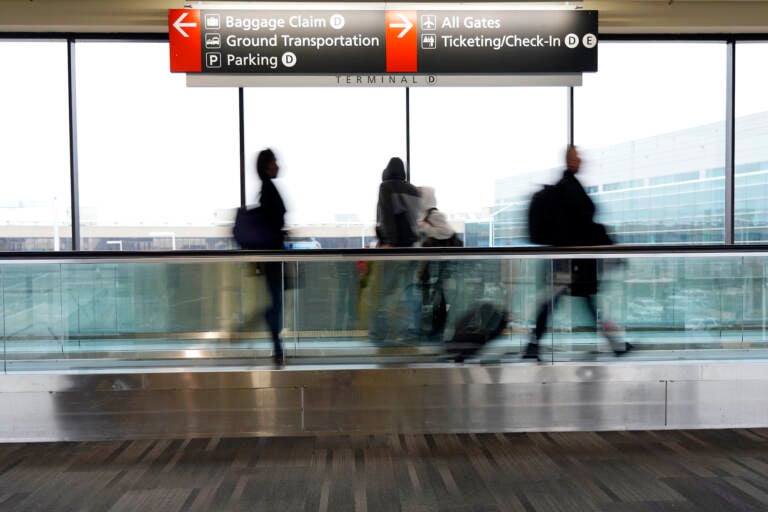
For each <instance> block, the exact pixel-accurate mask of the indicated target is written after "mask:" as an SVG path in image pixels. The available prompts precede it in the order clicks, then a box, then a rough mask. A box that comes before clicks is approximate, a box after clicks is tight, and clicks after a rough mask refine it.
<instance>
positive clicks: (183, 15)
mask: <svg viewBox="0 0 768 512" xmlns="http://www.w3.org/2000/svg"><path fill="white" fill-rule="evenodd" d="M187 14H188V13H186V12H183V13H181V16H179V19H177V20H176V21H174V22H173V28H175V29H176V30H178V31H179V32H180V33H181V35H182V36H184V37H189V34H187V33H186V32H184V29H183V28H181V27H196V26H197V23H194V22H191V23H182V21H184V18H186V17H187Z"/></svg>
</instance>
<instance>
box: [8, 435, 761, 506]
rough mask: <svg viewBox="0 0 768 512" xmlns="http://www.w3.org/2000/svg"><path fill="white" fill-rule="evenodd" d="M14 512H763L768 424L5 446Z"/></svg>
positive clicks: (10, 495) (10, 500)
mask: <svg viewBox="0 0 768 512" xmlns="http://www.w3.org/2000/svg"><path fill="white" fill-rule="evenodd" d="M0 510H2V511H5V510H8V511H27V510H29V511H32V510H34V511H46V512H48V511H70V510H71V511H78V512H79V511H142V512H151V511H156V510H157V511H162V512H176V511H198V510H199V511H219V510H233V511H235V510H244V511H245V510H247V511H281V512H282V511H313V512H314V511H323V512H325V511H328V512H337V511H347V510H349V511H355V512H357V511H369V512H374V511H375V512H378V511H409V512H417V511H418V512H426V511H446V512H448V511H455V512H459V511H461V512H464V511H467V512H469V511H472V512H476V511H529V512H532V511H563V512H573V511H576V512H580V511H605V512H634V511H667V510H669V511H691V512H693V511H697V512H698V511H709V510H712V511H727V510H735V511H765V510H768V429H752V430H701V431H660V432H568V433H560V432H551V433H515V434H441V435H371V436H368V435H365V436H363V435H360V436H326V437H283V438H266V437H262V438H226V439H219V438H210V439H193V440H154V441H146V440H142V441H115V442H82V443H35V444H0Z"/></svg>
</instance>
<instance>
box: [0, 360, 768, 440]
mask: <svg viewBox="0 0 768 512" xmlns="http://www.w3.org/2000/svg"><path fill="white" fill-rule="evenodd" d="M766 389H768V363H765V362H740V361H734V362H726V363H719V362H718V363H711V364H710V363H688V362H680V363H671V362H662V363H634V364H629V363H603V364H573V363H569V364H557V365H539V364H526V363H523V364H508V365H499V366H477V365H450V364H443V365H438V364H433V365H412V366H405V365H404V366H398V367H387V368H383V367H375V366H357V367H350V366H339V367H336V368H334V367H301V366H298V367H290V366H289V367H287V368H286V369H283V370H276V369H249V370H247V369H244V368H241V369H236V370H231V369H230V370H225V369H221V370H217V371H211V370H210V369H207V370H201V371H189V370H184V371H182V370H178V371H172V370H169V371H156V372H152V373H149V372H147V373H122V374H120V373H113V374H91V375H88V374H69V375H50V374H5V375H0V441H51V440H94V439H138V438H154V439H158V438H183V437H201V436H248V435H300V434H307V435H310V434H322V433H345V432H349V433H379V432H402V433H409V432H414V433H415V432H436V433H437V432H509V431H543V430H622V429H664V428H713V427H717V428H726V427H768V393H765V390H766Z"/></svg>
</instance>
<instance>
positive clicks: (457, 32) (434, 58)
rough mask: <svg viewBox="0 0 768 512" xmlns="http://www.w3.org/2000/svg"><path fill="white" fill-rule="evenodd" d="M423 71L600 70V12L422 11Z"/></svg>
mask: <svg viewBox="0 0 768 512" xmlns="http://www.w3.org/2000/svg"><path fill="white" fill-rule="evenodd" d="M418 22H419V49H418V59H419V71H420V72H423V73H481V74H490V73H537V72H546V73H569V72H581V71H597V11H538V12H537V11H522V10H521V11H439V12H423V11H420V12H419V20H418Z"/></svg>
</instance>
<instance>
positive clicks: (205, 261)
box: [0, 246, 768, 372]
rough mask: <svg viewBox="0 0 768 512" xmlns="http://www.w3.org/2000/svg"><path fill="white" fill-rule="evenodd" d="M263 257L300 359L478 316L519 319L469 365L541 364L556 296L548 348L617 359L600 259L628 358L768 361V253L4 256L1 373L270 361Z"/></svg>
mask: <svg viewBox="0 0 768 512" xmlns="http://www.w3.org/2000/svg"><path fill="white" fill-rule="evenodd" d="M266 261H279V262H280V265H281V267H280V268H281V275H282V279H283V287H284V292H283V298H284V300H283V308H282V313H283V315H282V333H281V336H282V340H283V346H284V348H285V352H286V355H287V357H288V361H289V363H294V364H301V363H312V364H314V363H318V364H320V363H325V362H356V363H359V362H373V363H388V362H392V363H401V362H423V363H429V362H434V361H445V360H449V359H450V358H451V357H453V355H455V352H450V353H449V352H448V351H449V350H453V348H454V347H455V343H452V341H456V340H459V341H465V339H466V335H467V332H468V331H473V332H474V333H475V334H477V333H480V334H481V335H482V333H483V331H482V329H483V328H484V327H488V323H487V322H489V321H491V320H488V319H487V318H481V315H480V314H479V313H477V312H478V311H485V312H487V311H495V312H504V313H505V314H506V317H505V319H504V322H503V325H502V326H501V332H500V334H499V335H498V336H497V337H495V339H493V340H492V341H491V342H490V343H488V344H486V345H484V346H483V348H482V349H481V350H480V351H478V352H477V353H474V354H471V355H470V356H469V358H468V361H473V360H474V361H480V362H494V361H501V362H505V363H516V362H523V361H528V360H523V359H522V358H521V355H522V353H523V352H524V351H525V349H526V345H527V343H528V342H529V340H530V338H531V333H532V331H533V329H534V326H535V323H536V318H537V313H538V312H539V311H540V310H541V307H542V305H543V304H546V303H547V300H548V298H550V297H551V296H552V294H553V292H554V291H558V290H560V291H564V292H565V293H564V295H563V297H562V298H561V299H560V300H559V301H558V303H557V305H556V306H557V307H556V308H555V309H554V311H553V314H552V315H551V319H550V320H551V321H550V322H549V324H548V326H547V330H546V333H545V334H544V335H543V336H542V338H541V340H540V343H539V347H540V350H539V357H540V360H542V361H545V362H550V363H557V362H566V361H586V360H589V361H594V360H605V361H611V360H613V357H614V353H613V349H615V346H612V345H610V344H609V343H608V341H607V340H606V338H605V336H603V335H602V334H601V332H600V330H599V329H596V324H595V320H594V318H593V316H592V315H591V314H590V309H589V307H588V302H587V301H586V300H583V299H582V298H580V297H573V296H571V295H569V292H573V291H574V290H573V289H572V288H569V286H570V285H573V280H574V269H575V268H577V267H580V268H584V266H585V265H587V266H588V265H593V264H594V265H596V268H597V272H596V275H597V283H598V284H599V293H598V294H597V295H596V300H595V303H594V304H595V309H596V316H597V326H599V327H601V328H603V329H604V330H606V331H607V333H608V334H609V336H610V337H611V338H613V339H614V340H618V342H619V343H623V342H625V341H628V342H630V343H631V345H632V347H633V350H632V351H631V352H630V353H628V354H627V355H626V356H625V357H623V358H622V361H644V360H676V359H734V358H762V357H764V356H765V355H768V351H766V345H765V340H766V318H767V317H768V311H767V309H768V296H767V295H766V292H767V289H766V284H767V280H766V279H767V277H768V247H766V248H761V247H749V248H738V249H734V248H723V247H720V246H718V247H695V248H680V247H654V248H649V247H634V248H633V247H623V248H608V249H605V250H603V249H593V250H586V249H584V250H582V249H574V250H572V251H557V250H547V249H540V248H517V249H499V250H487V249H486V250H471V249H456V250H451V251H442V252H436V251H434V250H429V249H418V250H411V251H403V252H398V251H395V250H352V251H341V252H339V251H324V250H318V251H306V252H301V251H298V252H286V253H274V254H267V253H256V252H254V253H248V252H238V253H232V252H222V253H212V254H206V255H204V256H201V255H200V253H194V254H193V253H186V254H179V253H165V254H152V255H145V254H126V255H122V256H115V254H114V253H109V254H94V253H88V254H85V253H57V254H50V253H46V254H28V255H19V254H18V253H16V254H4V255H2V256H1V257H0V277H1V286H2V348H3V356H2V363H3V370H4V371H5V372H32V371H73V370H82V371H114V370H116V369H120V368H153V367H179V366H182V367H189V366H209V365H215V366H226V365H233V366H242V365H257V364H266V363H268V362H269V361H270V359H269V358H270V357H271V351H272V344H271V342H270V334H269V330H268V328H267V325H266V322H265V321H264V316H263V311H264V309H265V308H266V307H267V305H268V304H269V302H270V296H269V294H268V292H267V287H266V284H265V281H266V279H265V276H264V273H263V263H264V262H266ZM577 274H578V271H577ZM578 279H579V278H577V280H578ZM576 293H578V292H576ZM550 302H551V301H550ZM483 305H485V306H483ZM473 312H474V313H475V314H474V316H472V313H473ZM484 322H486V323H484Z"/></svg>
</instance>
